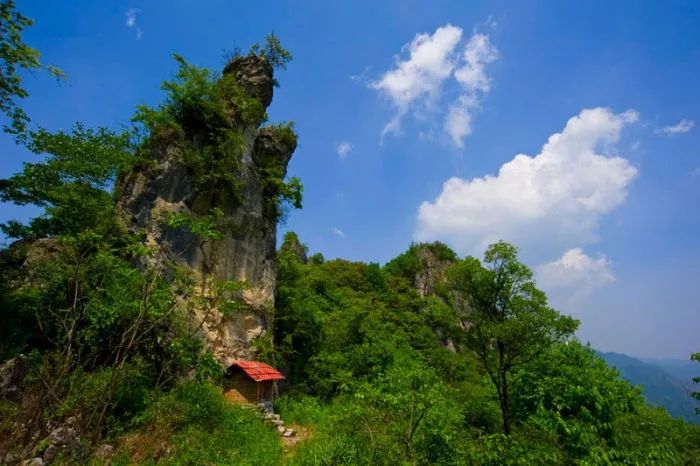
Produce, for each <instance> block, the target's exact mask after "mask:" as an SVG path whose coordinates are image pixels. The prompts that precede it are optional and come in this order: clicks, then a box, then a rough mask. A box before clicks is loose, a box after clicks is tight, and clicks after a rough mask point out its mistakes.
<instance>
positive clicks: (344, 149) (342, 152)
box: [335, 141, 352, 159]
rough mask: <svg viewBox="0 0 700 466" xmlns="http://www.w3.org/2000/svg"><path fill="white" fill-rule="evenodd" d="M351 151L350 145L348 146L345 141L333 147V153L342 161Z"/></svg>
mask: <svg viewBox="0 0 700 466" xmlns="http://www.w3.org/2000/svg"><path fill="white" fill-rule="evenodd" d="M351 151H352V144H350V143H349V142H347V141H343V142H341V143H339V144H338V145H337V146H336V147H335V152H336V153H337V154H338V157H340V158H341V159H344V158H345V157H347V156H348V154H349V153H350V152H351Z"/></svg>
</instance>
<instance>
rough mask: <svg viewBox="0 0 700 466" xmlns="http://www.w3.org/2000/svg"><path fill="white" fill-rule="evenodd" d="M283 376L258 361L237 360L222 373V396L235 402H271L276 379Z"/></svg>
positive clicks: (275, 392)
mask: <svg viewBox="0 0 700 466" xmlns="http://www.w3.org/2000/svg"><path fill="white" fill-rule="evenodd" d="M278 380H284V376H283V375H282V374H281V373H280V372H279V371H278V370H277V369H275V368H274V367H271V366H269V365H267V364H265V363H264V362H259V361H243V360H238V361H236V362H234V363H233V364H231V366H229V368H228V370H227V371H226V374H225V375H224V383H223V385H224V396H226V398H228V399H229V400H230V401H233V402H235V403H254V404H258V403H265V404H268V403H272V401H273V400H274V398H275V396H277V381H278Z"/></svg>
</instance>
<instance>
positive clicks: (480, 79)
mask: <svg viewBox="0 0 700 466" xmlns="http://www.w3.org/2000/svg"><path fill="white" fill-rule="evenodd" d="M496 58H498V50H496V48H495V47H494V46H493V45H491V42H490V40H489V36H487V35H485V34H480V33H475V34H474V35H472V37H471V38H470V39H469V42H467V45H466V46H465V47H464V52H463V54H462V60H463V64H462V66H460V67H459V68H457V69H456V70H455V72H454V77H455V79H456V80H457V82H458V83H459V84H460V86H461V87H462V94H461V95H460V97H459V99H458V100H457V102H456V103H454V104H453V105H451V106H450V109H449V111H448V113H447V116H446V117H445V125H444V128H445V131H446V132H447V134H449V135H450V137H451V138H452V142H453V143H454V145H455V146H457V147H459V148H460V149H461V148H463V147H464V138H465V137H466V136H468V135H469V134H471V131H472V130H471V119H472V113H473V111H474V110H476V109H478V108H479V101H480V99H481V98H482V97H483V96H484V95H485V94H487V93H488V92H489V90H490V89H491V80H490V79H489V77H488V76H487V75H486V65H487V64H489V63H491V62H493V61H494V60H496Z"/></svg>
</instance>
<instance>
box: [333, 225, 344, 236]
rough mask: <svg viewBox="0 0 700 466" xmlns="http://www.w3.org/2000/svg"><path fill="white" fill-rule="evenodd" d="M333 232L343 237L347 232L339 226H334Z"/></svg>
mask: <svg viewBox="0 0 700 466" xmlns="http://www.w3.org/2000/svg"><path fill="white" fill-rule="evenodd" d="M333 234H334V235H336V236H339V237H341V238H345V232H344V231H343V230H341V229H340V228H338V227H333Z"/></svg>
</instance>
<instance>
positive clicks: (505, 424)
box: [499, 371, 510, 435]
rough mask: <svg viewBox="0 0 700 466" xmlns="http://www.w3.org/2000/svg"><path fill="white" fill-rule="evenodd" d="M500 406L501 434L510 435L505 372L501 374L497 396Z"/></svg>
mask: <svg viewBox="0 0 700 466" xmlns="http://www.w3.org/2000/svg"><path fill="white" fill-rule="evenodd" d="M499 402H500V404H501V416H502V417H503V433H504V434H506V435H510V416H509V413H508V379H507V378H506V372H505V371H503V372H502V373H501V396H499Z"/></svg>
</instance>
